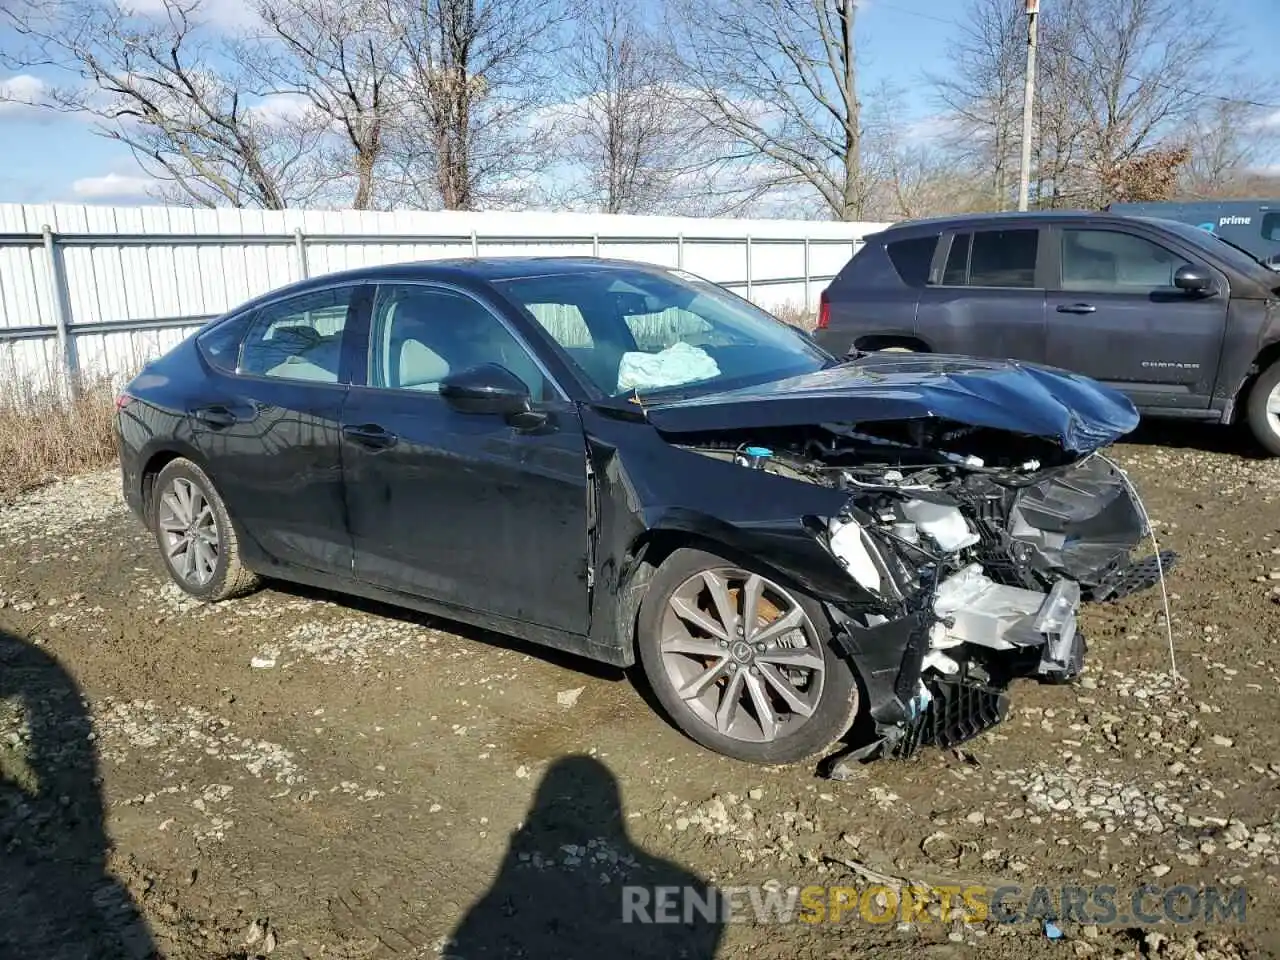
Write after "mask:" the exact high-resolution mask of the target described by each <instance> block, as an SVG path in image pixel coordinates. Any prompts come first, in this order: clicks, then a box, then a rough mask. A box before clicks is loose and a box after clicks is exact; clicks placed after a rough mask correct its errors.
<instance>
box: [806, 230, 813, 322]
mask: <svg viewBox="0 0 1280 960" xmlns="http://www.w3.org/2000/svg"><path fill="white" fill-rule="evenodd" d="M812 302H813V296H812V294H810V292H809V238H808V237H805V238H804V312H805V313H808V312H809V309H810V305H811V304H812Z"/></svg>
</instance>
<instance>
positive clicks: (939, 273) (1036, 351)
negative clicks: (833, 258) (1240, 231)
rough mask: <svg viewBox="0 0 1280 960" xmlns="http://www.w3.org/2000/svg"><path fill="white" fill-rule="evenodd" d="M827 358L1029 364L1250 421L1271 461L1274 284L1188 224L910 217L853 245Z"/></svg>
mask: <svg viewBox="0 0 1280 960" xmlns="http://www.w3.org/2000/svg"><path fill="white" fill-rule="evenodd" d="M814 337H815V339H816V340H817V341H818V343H819V344H821V345H822V346H823V347H824V348H826V349H827V350H828V351H829V352H831V353H834V354H835V355H837V356H841V355H844V354H847V353H849V352H851V351H855V350H857V351H868V350H885V349H898V350H913V351H926V352H933V353H949V354H965V355H969V356H977V357H997V358H1013V359H1019V360H1029V361H1034V362H1036V363H1042V364H1047V365H1049V366H1054V367H1060V368H1063V369H1067V370H1073V371H1076V372H1078V373H1083V374H1085V375H1086V376H1090V377H1092V378H1094V379H1095V380H1099V381H1101V382H1102V383H1105V384H1107V385H1108V386H1111V387H1115V388H1116V389H1118V390H1120V391H1122V392H1124V393H1125V394H1127V395H1128V396H1129V398H1130V399H1131V400H1132V401H1133V403H1134V405H1135V406H1137V407H1138V409H1139V410H1140V411H1141V412H1142V413H1143V414H1144V415H1147V416H1152V417H1178V418H1183V419H1191V420H1207V421H1214V422H1219V423H1232V422H1235V421H1236V420H1238V419H1240V418H1247V420H1248V423H1249V426H1250V427H1251V429H1252V431H1253V433H1254V435H1255V436H1256V437H1257V438H1258V440H1259V442H1260V443H1261V444H1262V445H1263V446H1264V447H1265V448H1266V449H1267V450H1268V451H1270V452H1271V453H1272V454H1273V455H1280V362H1277V361H1280V277H1277V275H1276V273H1275V272H1274V271H1272V270H1269V269H1267V268H1266V267H1265V266H1263V265H1262V264H1261V263H1260V262H1258V261H1257V260H1256V259H1254V257H1253V256H1251V255H1250V254H1248V253H1246V252H1245V251H1244V250H1242V249H1240V248H1238V247H1236V246H1233V245H1232V244H1231V243H1229V242H1228V241H1226V240H1223V239H1222V238H1220V237H1217V236H1214V235H1213V234H1211V233H1208V232H1206V231H1204V230H1199V229H1196V228H1195V227H1193V226H1189V225H1187V224H1181V223H1175V222H1173V221H1167V220H1155V219H1146V218H1139V217H1122V216H1113V215H1109V214H1102V213H1063V212H1052V213H1023V214H980V215H968V216H961V217H950V218H944V219H935V220H921V221H914V222H908V223H902V224H898V225H895V226H893V227H890V228H889V229H887V230H884V231H882V232H880V233H877V234H874V235H872V236H870V237H868V238H867V239H866V244H865V245H864V246H863V248H862V249H861V250H859V251H858V253H857V255H856V256H855V257H854V258H853V259H852V260H850V261H849V263H848V264H847V265H846V266H845V268H844V269H843V270H841V271H840V273H839V275H838V276H837V277H836V278H835V280H833V281H832V282H831V285H830V286H829V287H828V288H827V289H826V290H825V291H824V292H823V294H822V298H821V301H820V310H819V319H818V328H817V330H816V331H815V333H814Z"/></svg>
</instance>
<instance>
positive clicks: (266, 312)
mask: <svg viewBox="0 0 1280 960" xmlns="http://www.w3.org/2000/svg"><path fill="white" fill-rule="evenodd" d="M359 291H360V288H359V287H356V286H347V287H332V288H330V289H328V290H317V291H314V292H311V293H303V294H299V295H298V296H296V297H290V298H289V299H287V300H281V301H279V302H278V303H273V304H270V305H269V306H266V307H263V308H262V309H261V310H259V311H258V312H257V314H256V315H255V316H254V320H253V329H252V330H250V331H249V336H248V337H247V338H246V339H245V341H244V345H243V346H242V347H241V350H240V366H239V372H240V373H252V374H256V375H257V376H260V377H272V378H279V379H282V380H309V381H313V382H316V383H337V382H338V374H339V370H338V366H339V361H340V358H341V355H342V331H343V329H344V328H345V327H346V325H347V314H348V312H349V311H350V309H351V305H352V303H353V301H354V300H355V298H356V295H357V293H359Z"/></svg>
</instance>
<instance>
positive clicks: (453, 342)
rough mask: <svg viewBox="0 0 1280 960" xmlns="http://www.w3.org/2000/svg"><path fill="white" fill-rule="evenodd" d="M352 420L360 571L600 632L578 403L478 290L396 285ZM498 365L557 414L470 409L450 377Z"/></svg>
mask: <svg viewBox="0 0 1280 960" xmlns="http://www.w3.org/2000/svg"><path fill="white" fill-rule="evenodd" d="M360 356H361V357H362V358H367V363H365V364H364V366H365V369H364V370H362V371H361V376H360V378H359V379H360V380H361V382H360V384H358V385H356V386H353V387H352V388H351V395H350V398H349V399H348V401H347V404H346V406H345V407H344V409H343V415H342V433H343V439H342V460H343V473H344V477H345V489H346V510H347V516H348V517H349V522H350V525H351V532H352V535H353V538H354V542H355V574H356V577H357V578H358V579H360V580H363V581H365V582H367V583H370V584H373V585H376V586H378V587H382V588H384V589H388V590H394V591H398V592H401V593H407V594H410V595H413V596H417V597H423V598H426V599H430V600H434V601H437V602H440V603H443V604H445V605H449V606H456V607H464V608H468V609H472V610H477V611H480V612H482V613H487V614H496V615H498V616H502V617H507V618H509V619H513V620H519V621H524V622H527V623H533V624H537V625H539V626H543V627H550V628H553V629H557V630H563V631H566V632H571V633H578V634H585V633H586V632H587V628H588V604H589V598H590V594H589V589H588V586H589V584H588V574H587V497H588V486H587V472H586V463H587V454H586V441H585V438H584V435H583V431H582V425H581V421H580V420H579V417H578V411H577V408H576V406H575V405H574V404H573V403H572V402H570V401H569V400H568V399H567V398H566V396H565V395H564V393H563V392H562V391H561V390H560V389H559V387H557V386H556V384H555V383H554V382H553V381H552V380H551V377H550V376H549V375H548V374H547V372H546V370H545V368H543V367H542V366H541V365H540V364H539V363H538V362H537V361H536V360H535V358H534V356H533V354H532V353H531V352H530V350H529V349H528V347H527V345H526V344H525V343H524V342H523V341H522V340H521V339H520V338H518V337H517V336H515V335H514V334H513V332H512V330H511V329H510V328H509V327H508V326H507V324H506V323H505V322H504V321H503V320H502V319H500V318H499V317H498V315H497V314H496V313H495V312H494V311H493V310H492V309H491V308H490V307H489V305H487V304H485V303H483V302H482V301H481V300H479V299H478V298H476V297H475V296H473V295H472V294H470V293H469V292H466V291H463V290H460V289H456V288H453V287H449V286H445V285H437V284H427V283H401V284H382V285H379V287H378V294H377V298H376V302H375V305H374V309H373V314H372V320H371V324H370V329H369V334H368V349H367V350H363V349H362V350H361V351H360ZM484 363H497V364H500V365H502V366H504V367H506V368H507V369H509V370H510V371H511V372H513V373H515V374H516V375H517V376H518V377H520V379H521V380H523V381H524V382H525V384H526V385H527V386H528V387H529V389H530V395H531V398H532V401H533V406H534V409H535V410H538V411H540V412H542V413H544V414H545V415H546V422H545V423H544V424H542V425H541V426H539V427H537V428H534V429H522V428H520V427H517V426H514V425H512V424H511V423H508V422H507V421H506V419H504V418H503V417H502V416H500V415H496V414H474V413H460V412H458V411H457V410H455V409H454V408H453V407H451V406H450V405H449V403H448V402H446V401H445V400H444V399H442V398H441V397H440V395H439V389H440V381H441V380H442V379H443V378H444V377H446V376H448V375H449V374H450V373H453V372H457V371H460V370H464V369H467V368H469V367H473V366H478V365H480V364H484Z"/></svg>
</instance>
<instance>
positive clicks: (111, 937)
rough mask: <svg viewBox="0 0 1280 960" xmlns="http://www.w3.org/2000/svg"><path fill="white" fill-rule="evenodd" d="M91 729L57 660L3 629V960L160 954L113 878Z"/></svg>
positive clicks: (139, 959) (99, 959) (108, 959)
mask: <svg viewBox="0 0 1280 960" xmlns="http://www.w3.org/2000/svg"><path fill="white" fill-rule="evenodd" d="M91 734H92V725H91V723H90V719H89V714H88V711H87V710H86V708H85V705H84V702H83V700H82V697H81V693H80V690H79V688H78V687H77V686H76V683H75V681H74V680H73V679H72V678H71V676H70V675H69V674H68V673H67V672H66V671H65V670H64V669H63V668H62V666H61V665H60V664H59V663H58V661H57V660H56V659H54V658H53V657H52V656H50V655H49V654H48V653H46V652H45V651H44V650H41V649H40V648H39V647H36V646H34V645H32V644H31V643H29V642H28V641H26V640H23V639H22V638H20V637H18V636H15V635H13V634H12V633H8V632H5V631H3V630H0V957H30V958H35V957H39V958H41V960H118V958H119V960H145V958H149V957H153V956H155V955H156V949H155V946H154V944H153V942H152V939H151V934H150V932H149V931H148V929H147V927H146V924H145V923H144V922H143V920H142V918H141V916H140V915H139V913H138V910H137V907H136V906H135V904H134V902H133V898H132V897H131V896H130V895H129V893H128V891H127V890H126V889H125V888H124V887H123V885H121V884H120V882H119V881H117V880H116V879H115V878H114V877H113V876H112V875H111V874H110V873H109V872H108V870H107V852H108V841H107V836H106V830H105V825H104V822H103V805H102V796H101V793H100V791H99V782H100V781H99V777H98V763H97V755H96V752H95V750H94V743H93V740H92V738H91Z"/></svg>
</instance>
